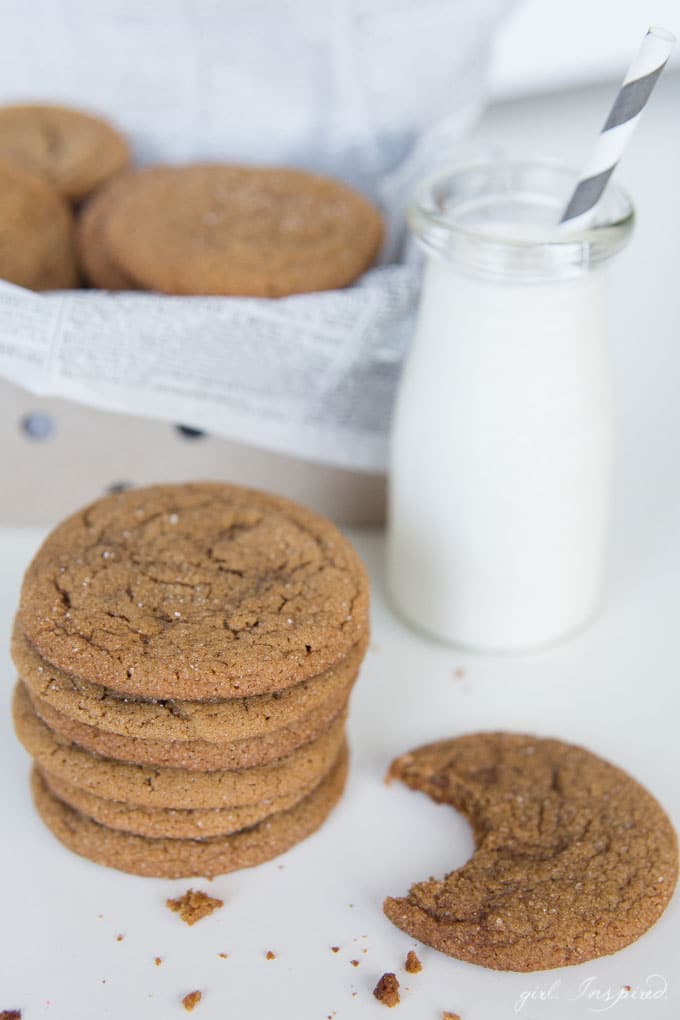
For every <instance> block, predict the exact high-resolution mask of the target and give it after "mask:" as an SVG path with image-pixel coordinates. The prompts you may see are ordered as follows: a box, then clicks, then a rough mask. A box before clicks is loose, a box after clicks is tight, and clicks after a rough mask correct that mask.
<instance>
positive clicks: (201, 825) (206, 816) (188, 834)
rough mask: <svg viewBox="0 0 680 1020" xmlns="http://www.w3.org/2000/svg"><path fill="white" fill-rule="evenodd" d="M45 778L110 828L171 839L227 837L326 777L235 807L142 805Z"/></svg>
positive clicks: (63, 796)
mask: <svg viewBox="0 0 680 1020" xmlns="http://www.w3.org/2000/svg"><path fill="white" fill-rule="evenodd" d="M40 773H41V775H42V778H43V781H44V782H45V784H46V785H47V786H48V787H49V788H50V790H51V791H52V793H53V794H54V795H55V797H58V798H59V800H63V801H64V803H65V804H68V805H69V806H70V807H72V808H74V809H75V810H76V811H79V812H80V813H81V814H83V815H87V816H88V817H89V818H93V819H94V821H95V822H99V823H100V824H101V825H106V826H107V827H108V828H110V829H120V830H121V831H122V832H132V833H134V834H135V835H137V836H152V837H154V838H157V837H167V838H170V839H205V838H207V837H208V836H226V835H228V834H229V833H232V832H238V831H239V830H240V829H247V828H249V827H250V826H251V825H256V824H257V823H258V822H261V821H262V820H263V819H264V818H268V817H269V815H273V814H277V813H278V812H279V811H287V810H288V808H291V807H293V805H295V804H297V803H298V801H300V800H302V798H303V797H306V796H307V794H309V793H311V792H312V790H313V789H314V788H315V787H316V786H318V785H319V783H320V781H321V779H322V778H323V776H318V777H316V778H315V779H314V780H313V781H312V782H310V783H308V784H307V785H306V786H301V787H300V788H299V789H298V790H294V791H293V792H292V793H287V794H285V795H284V796H283V797H272V798H271V799H270V800H263V801H261V802H260V803H259V804H244V805H242V806H241V807H234V808H203V809H200V808H194V809H191V808H183V809H178V808H148V807H147V808H143V807H139V806H138V805H136V804H125V803H124V802H122V801H117V800H105V799H104V798H103V797H97V796H96V795H95V794H93V793H89V792H88V791H87V790H83V789H80V787H78V786H73V785H72V784H71V783H67V782H65V781H64V780H63V779H59V777H58V776H53V775H50V773H49V772H46V771H45V770H44V769H40Z"/></svg>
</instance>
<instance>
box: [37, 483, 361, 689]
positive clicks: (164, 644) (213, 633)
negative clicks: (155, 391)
mask: <svg viewBox="0 0 680 1020" xmlns="http://www.w3.org/2000/svg"><path fill="white" fill-rule="evenodd" d="M367 612H368V586H367V580H366V575H365V571H364V569H363V566H362V564H361V562H360V560H359V558H358V556H357V555H356V553H355V552H354V550H353V548H352V547H351V545H350V544H349V543H348V542H347V541H346V539H344V538H343V537H342V535H341V534H340V533H339V532H338V531H337V529H336V528H335V527H334V526H333V525H332V524H331V523H330V522H329V521H326V520H324V519H323V518H321V517H319V516H317V515H316V514H314V513H312V512H311V511H309V510H306V509H304V508H303V507H300V506H298V505H296V504H294V503H292V502H290V501H288V500H286V499H283V498H281V497H277V496H272V495H268V494H265V493H261V492H257V491H255V490H251V489H243V488H240V487H238V486H232V485H226V484H220V483H197V484H186V485H160V486H150V487H148V488H142V489H132V490H128V491H127V492H123V493H118V494H116V495H113V496H109V497H107V498H105V499H102V500H99V501H98V502H97V503H94V504H93V505H91V506H90V507H88V508H86V509H85V510H83V511H81V512H80V513H77V514H74V515H73V516H72V517H70V518H68V519H67V520H66V521H64V522H63V523H62V524H61V525H59V526H58V527H57V528H55V530H54V531H53V532H52V533H51V535H50V536H49V537H48V538H47V540H46V541H45V543H44V544H43V546H42V548H41V549H40V550H39V552H38V553H37V555H36V556H35V558H34V560H33V562H32V563H31V564H30V566H29V568H28V570H27V572H26V576H25V579H24V584H23V589H22V593H21V601H20V606H19V612H18V623H19V626H20V627H21V629H22V631H23V633H24V635H25V637H26V639H27V640H28V641H29V642H30V644H31V645H32V646H33V647H34V648H35V650H36V651H37V652H38V653H39V654H40V655H41V656H42V657H43V658H44V659H46V660H47V662H49V663H50V664H52V665H53V666H56V667H58V668H59V669H61V670H63V671H64V672H66V673H69V674H72V675H75V676H77V677H79V678H80V679H82V680H84V681H86V682H88V683H96V684H101V685H103V686H105V687H107V688H108V689H109V690H112V691H116V692H117V693H119V694H124V695H132V696H136V697H143V698H180V699H191V700H198V701H201V700H206V699H212V698H233V697H248V696H251V695H255V694H271V693H272V692H274V691H282V690H285V689H286V688H288V687H291V686H292V685H294V684H297V683H299V682H300V681H303V680H307V679H309V678H310V677H311V676H315V675H317V674H319V673H321V672H323V671H324V670H326V669H328V668H329V667H331V666H334V665H337V664H338V663H339V662H340V661H341V660H342V659H344V657H345V656H346V655H347V654H348V653H349V651H350V650H351V649H352V648H353V647H354V646H355V645H356V644H357V643H358V642H359V641H360V640H361V639H362V638H363V637H364V636H365V633H366V628H367Z"/></svg>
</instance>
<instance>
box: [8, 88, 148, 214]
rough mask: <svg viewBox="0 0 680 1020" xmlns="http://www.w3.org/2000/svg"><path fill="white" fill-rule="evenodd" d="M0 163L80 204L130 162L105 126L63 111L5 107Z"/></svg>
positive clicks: (84, 115)
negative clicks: (19, 169) (32, 176)
mask: <svg viewBox="0 0 680 1020" xmlns="http://www.w3.org/2000/svg"><path fill="white" fill-rule="evenodd" d="M0 159H3V160H7V161H8V162H12V163H15V164H17V165H18V166H21V167H23V168H24V169H26V170H29V171H30V172H31V173H33V174H35V175H36V176H37V177H40V178H42V180H44V181H45V182H46V183H47V184H49V185H50V186H51V187H52V188H54V190H55V191H58V192H59V194H60V195H63V196H64V198H66V199H68V200H69V201H71V202H80V201H81V200H82V199H83V198H85V197H86V196H87V195H89V194H90V192H91V191H94V189H95V188H97V187H98V186H99V185H100V184H103V182H104V181H106V180H108V179H109V177H113V175H114V174H116V173H118V172H119V171H120V170H122V169H123V167H125V166H126V165H127V164H128V163H129V161H130V152H129V149H128V146H127V142H126V141H125V139H124V138H123V137H122V136H121V135H120V134H119V133H118V132H117V131H116V130H114V128H112V127H111V125H110V124H108V123H107V122H106V121H105V120H102V119H101V118H99V117H93V116H92V115H91V114H87V113H83V112H81V111H80V110H71V109H67V108H65V107H61V106H36V105H21V106H3V107H0Z"/></svg>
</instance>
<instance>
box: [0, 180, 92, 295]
mask: <svg viewBox="0 0 680 1020" xmlns="http://www.w3.org/2000/svg"><path fill="white" fill-rule="evenodd" d="M0 278H1V279H3V280H8V281H9V282H10V283H15V284H17V285H18V286H19V287H28V288H30V289H31V290H65V289H67V288H69V287H75V286H77V284H78V270H77V268H76V260H75V252H74V247H73V214H72V212H71V210H70V209H69V207H68V205H67V204H66V202H65V201H64V199H63V198H61V196H60V195H58V194H57V192H56V191H53V190H52V188H50V187H49V185H47V184H45V182H44V181H42V180H40V178H39V177H35V176H34V175H33V174H31V173H29V172H28V171H26V170H24V169H22V167H19V166H15V165H14V164H13V163H9V162H6V161H1V162H0Z"/></svg>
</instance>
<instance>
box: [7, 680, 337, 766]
mask: <svg viewBox="0 0 680 1020" xmlns="http://www.w3.org/2000/svg"><path fill="white" fill-rule="evenodd" d="M24 690H26V687H25V685H24ZM29 697H30V694H29ZM348 697H349V692H348V691H340V692H339V693H336V694H335V696H334V697H333V698H332V699H331V700H330V702H329V703H327V704H325V705H324V706H323V709H322V710H317V711H316V712H314V713H313V714H312V715H309V716H303V718H302V719H298V720H297V721H296V722H294V723H290V725H288V726H284V727H282V728H280V729H272V730H270V731H269V732H268V733H264V734H260V735H259V736H257V737H248V738H247V739H246V740H232V741H229V742H224V743H220V744H213V743H209V742H208V741H207V740H184V741H171V740H147V739H145V738H144V737H126V736H120V734H118V733H108V732H107V731H106V730H100V729H97V728H96V727H95V726H85V725H83V723H80V722H76V721H75V720H73V719H69V718H68V716H65V715H62V713H61V712H57V711H55V709H53V708H52V707H51V706H50V705H48V704H47V703H46V702H44V701H41V699H40V698H36V697H34V696H33V697H31V700H32V703H33V708H34V710H35V711H36V712H37V714H38V715H39V716H40V718H41V719H42V721H43V722H44V723H45V724H46V726H48V727H49V729H50V730H52V732H53V733H55V734H57V735H58V736H60V737H63V738H64V739H65V740H67V741H69V742H71V743H73V744H77V745H78V747H82V748H84V749H85V750H86V751H92V752H93V753H94V754H99V755H101V756H102V757H104V758H114V759H115V760H116V761H121V762H129V763H131V764H133V765H163V766H169V767H170V768H182V769H192V770H196V771H199V772H208V771H211V770H217V769H244V768H251V767H252V766H254V765H265V764H266V763H267V762H270V761H276V760H277V759H278V758H284V757H285V756H286V755H289V754H292V752H293V751H295V750H296V749H297V748H298V747H301V746H302V745H303V744H309V743H310V742H311V741H313V740H316V738H317V737H320V736H321V734H322V733H325V732H326V730H327V729H328V727H329V726H330V725H331V724H332V723H333V721H334V720H335V719H337V717H338V715H339V714H340V713H341V712H344V711H346V709H347V699H348Z"/></svg>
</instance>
